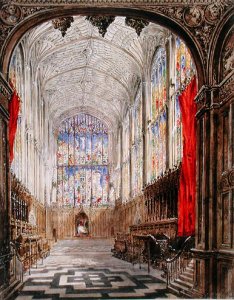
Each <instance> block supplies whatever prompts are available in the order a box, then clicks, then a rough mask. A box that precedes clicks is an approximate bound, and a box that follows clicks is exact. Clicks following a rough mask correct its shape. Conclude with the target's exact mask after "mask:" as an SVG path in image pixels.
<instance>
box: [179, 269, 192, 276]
mask: <svg viewBox="0 0 234 300" xmlns="http://www.w3.org/2000/svg"><path fill="white" fill-rule="evenodd" d="M182 274H184V275H186V276H190V277H193V274H194V271H192V270H187V269H185V271H184V272H183V273H182Z"/></svg>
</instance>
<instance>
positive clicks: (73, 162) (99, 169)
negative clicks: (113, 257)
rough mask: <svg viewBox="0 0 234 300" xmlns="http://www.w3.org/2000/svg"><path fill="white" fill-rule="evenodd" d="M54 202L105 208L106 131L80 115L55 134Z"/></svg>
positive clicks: (66, 121)
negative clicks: (55, 180)
mask: <svg viewBox="0 0 234 300" xmlns="http://www.w3.org/2000/svg"><path fill="white" fill-rule="evenodd" d="M57 143H58V149H57V201H58V202H59V204H60V205H68V206H79V205H83V206H90V205H94V206H100V205H108V202H109V198H108V182H109V171H108V130H107V127H106V126H105V125H104V124H103V123H102V122H101V121H100V120H99V119H97V118H95V117H94V116H91V115H88V114H79V115H77V116H75V117H72V118H69V119H67V120H65V121H64V122H63V123H62V124H61V126H60V128H59V133H58V141H57Z"/></svg>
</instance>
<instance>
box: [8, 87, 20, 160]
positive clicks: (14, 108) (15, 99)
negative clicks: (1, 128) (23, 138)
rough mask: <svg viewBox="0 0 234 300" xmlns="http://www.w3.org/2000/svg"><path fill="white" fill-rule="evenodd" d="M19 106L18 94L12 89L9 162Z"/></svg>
mask: <svg viewBox="0 0 234 300" xmlns="http://www.w3.org/2000/svg"><path fill="white" fill-rule="evenodd" d="M19 108H20V99H19V96H18V94H17V92H16V90H15V89H14V93H13V95H12V98H11V101H10V103H9V114H10V119H9V151H10V162H12V160H13V158H14V153H13V148H14V140H15V133H16V130H17V120H18V115H19Z"/></svg>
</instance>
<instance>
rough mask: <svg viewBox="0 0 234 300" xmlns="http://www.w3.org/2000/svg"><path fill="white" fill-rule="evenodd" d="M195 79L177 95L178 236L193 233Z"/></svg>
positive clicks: (194, 195)
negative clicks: (179, 129)
mask: <svg viewBox="0 0 234 300" xmlns="http://www.w3.org/2000/svg"><path fill="white" fill-rule="evenodd" d="M196 94H197V80H196V77H195V76H194V77H193V79H192V80H191V82H190V83H189V85H188V86H187V87H186V89H185V90H184V91H183V92H182V94H181V95H180V96H179V103H180V109H181V117H182V126H183V159H182V165H181V174H180V186H179V193H178V236H189V235H194V234H195V197H196V120H195V115H196V112H197V107H196V104H195V102H194V98H195V96H196Z"/></svg>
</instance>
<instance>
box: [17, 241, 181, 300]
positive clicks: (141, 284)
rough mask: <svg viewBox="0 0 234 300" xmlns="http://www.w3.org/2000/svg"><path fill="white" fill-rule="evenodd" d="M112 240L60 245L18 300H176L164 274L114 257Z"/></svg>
mask: <svg viewBox="0 0 234 300" xmlns="http://www.w3.org/2000/svg"><path fill="white" fill-rule="evenodd" d="M112 245H113V241H111V240H97V239H87V240H85V239H80V240H65V241H60V242H58V243H57V244H56V245H55V246H54V248H53V250H52V251H51V255H50V256H49V257H48V258H47V259H46V260H44V262H43V264H41V263H40V262H39V264H38V267H37V269H33V270H32V271H31V275H26V276H25V283H24V286H23V289H22V290H21V291H20V292H19V295H18V296H17V298H16V300H32V299H37V300H39V299H47V300H49V299H50V300H57V299H63V300H65V299H86V300H87V299H155V298H170V299H171V298H176V296H174V295H172V294H170V293H169V292H168V291H167V290H166V284H165V282H164V281H162V279H161V278H160V273H159V272H157V271H155V270H152V272H151V274H148V273H147V268H146V267H144V266H143V267H142V269H139V267H138V266H134V267H133V266H132V265H131V264H130V263H128V262H125V261H122V260H119V259H117V258H114V257H112V254H111V252H110V249H111V247H112Z"/></svg>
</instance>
